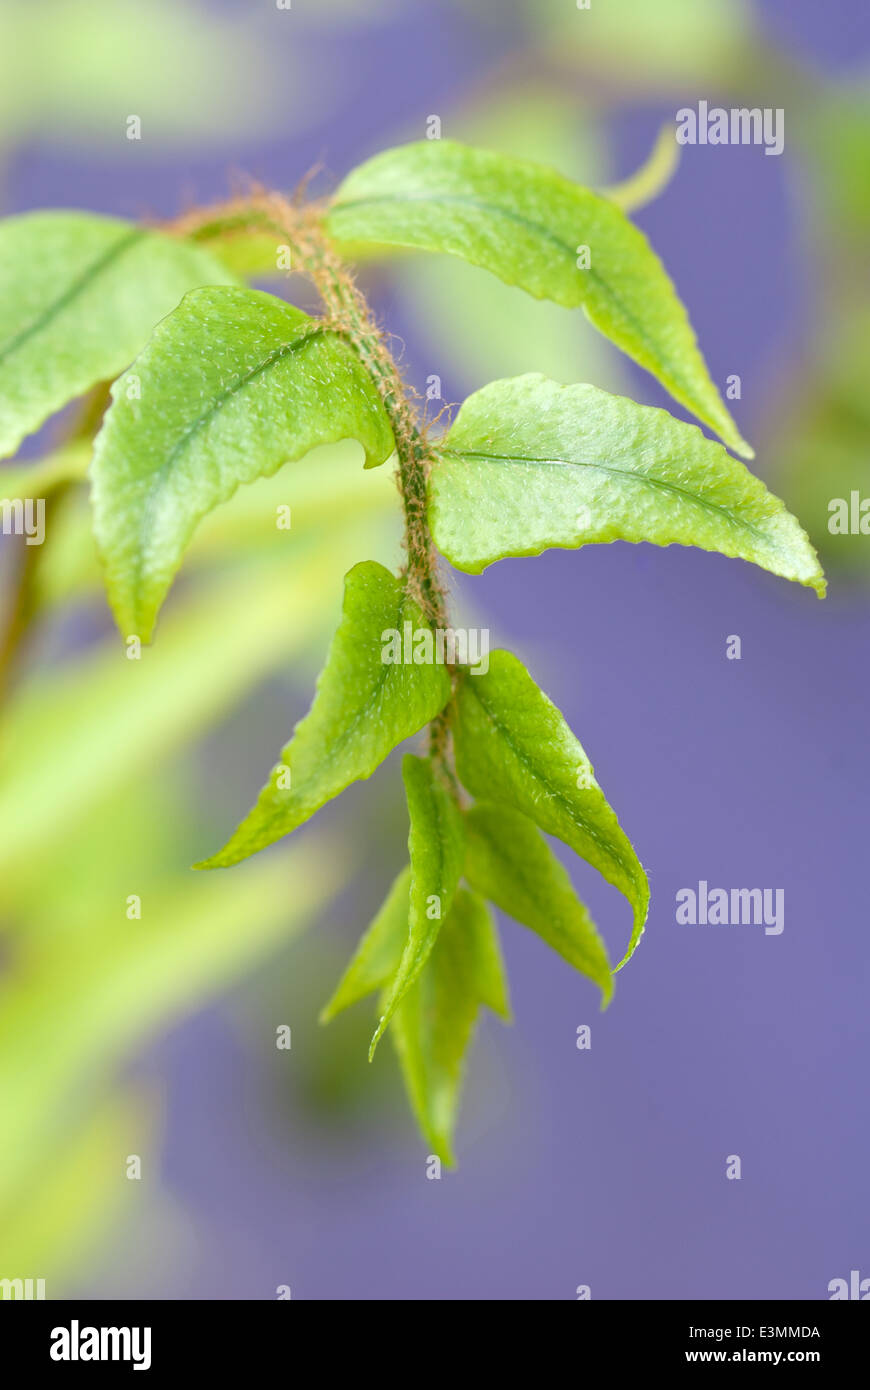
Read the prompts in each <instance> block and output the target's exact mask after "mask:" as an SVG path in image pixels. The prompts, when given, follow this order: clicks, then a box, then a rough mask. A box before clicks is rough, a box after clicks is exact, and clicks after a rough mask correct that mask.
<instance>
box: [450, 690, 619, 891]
mask: <svg viewBox="0 0 870 1390" xmlns="http://www.w3.org/2000/svg"><path fill="white" fill-rule="evenodd" d="M469 679H471V678H469ZM465 685H466V688H468V681H466V682H465ZM472 693H473V695H474V698H475V700H477V702H478V704H479V705H480V708H481V709H482V710H483V713H484V715H485V716H486V718H487V719H488V720H489V722H490V724H491V725H492V726H493V728H494V729H495V731H496V733H497V734H498V735H499V736H500V737H501V738H502V739H503V740H504V742H505V743H506V744H507V746H508V748H510V750H511V752H512V753H513V754H514V756H515V757H516V758H517V760H518V762H519V763H520V765H521V766H522V767H523V768H524V769H525V770H526V771H527V772H528V773H529V774H530V775H531V777H532V778H533V779H534V780H535V781H536V782H538V783H539V784H540V785H541V786H542V787H543V788H544V790H545V792H546V793H547V795H548V796H551V797H552V798H553V800H554V801H556V802H557V803H558V804H559V806H560V807H561V808H562V809H563V810H564V811H565V812H566V813H567V815H568V818H569V820H571V821H572V822H574V823H576V821H578V820H579V822H580V826H581V829H582V830H583V831H584V833H585V834H587V835H588V836H589V838H590V840H592V841H593V843H594V844H597V845H598V847H599V849H601V850H602V852H603V853H604V854H605V855H606V856H607V858H609V859H611V860H613V861H614V862H615V863H616V864H618V866H619V868H620V869H621V870H622V872H623V873H624V874H625V875H626V877H627V879H628V881H629V882H630V883H631V885H632V887H635V886H636V885H635V881H634V870H633V866H631V865H630V864H628V865H627V864H626V863H625V862H624V860H623V858H622V856H621V855H620V854H618V853H616V852H615V850H614V849H613V847H612V846H610V845H608V844H607V843H606V842H605V841H604V840H603V839H602V837H601V834H600V832H599V831H598V829H597V828H593V827H592V826H590V825H589V824H588V822H587V821H586V820H585V819H584V818H583V817H582V816H580V815H579V813H578V814H576V815H575V813H574V810H573V808H572V806H571V803H570V802H569V801H568V800H567V798H566V797H565V795H564V793H563V792H561V791H559V789H558V788H557V787H553V786H552V785H551V784H550V782H549V780H548V779H547V777H546V776H544V775H542V774H541V772H540V770H539V768H537V767H536V766H535V764H534V763H533V762H532V761H530V759H529V758H528V757H527V756H526V754H525V752H524V751H523V749H522V748H520V747H518V746H517V744H516V743H515V742H514V740H513V738H512V737H511V734H510V729H509V728H508V726H507V725H506V724H503V723H502V722H501V720H500V719H499V718H498V717H497V715H495V714H494V713H493V712H492V710H491V708H490V707H489V706H488V705H487V704H486V702H485V700H484V699H483V697H482V695H481V693H480V691H479V690H478V689H476V688H474V687H472ZM602 797H603V793H602ZM519 809H520V808H519V807H517V810H519ZM633 906H634V905H633ZM636 910H637V909H636V907H635V911H636Z"/></svg>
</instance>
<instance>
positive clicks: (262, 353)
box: [91, 288, 393, 641]
mask: <svg viewBox="0 0 870 1390" xmlns="http://www.w3.org/2000/svg"><path fill="white" fill-rule="evenodd" d="M112 396H113V404H112V406H111V407H110V409H109V411H108V413H107V415H106V419H105V421H104V424H103V428H102V429H101V431H100V433H99V435H98V436H97V441H96V445H95V450H94V461H93V464H92V467H91V478H92V481H93V494H92V495H93V504H94V531H95V535H96V538H97V545H98V548H99V551H100V555H101V558H102V562H103V566H104V569H105V574H106V584H107V589H108V593H109V599H110V602H111V604H112V607H113V609H114V612H115V616H116V618H117V621H118V626H119V627H120V629H121V631H122V633H124V634H125V635H126V634H130V633H135V634H137V635H138V636H139V637H141V638H142V639H143V640H144V641H147V640H148V639H149V638H150V636H151V633H152V630H153V627H154V621H155V618H156V616H157V612H158V610H159V607H160V604H161V603H162V601H163V599H164V597H165V595H166V592H167V590H168V588H169V586H170V584H171V582H172V579H173V577H174V575H175V573H176V571H177V569H178V567H179V565H180V563H181V558H182V555H183V553H184V549H185V547H186V545H187V543H188V541H189V540H190V537H191V535H192V534H193V531H194V529H195V527H196V525H197V523H198V522H199V521H200V520H201V519H202V517H203V516H205V515H206V513H207V512H209V511H211V509H212V508H213V507H215V506H217V505H218V503H220V502H225V501H226V500H227V499H228V498H229V497H231V496H232V495H233V493H234V492H235V490H236V488H237V487H238V486H239V484H240V483H249V482H253V481H254V480H255V479H257V478H260V477H270V476H271V475H272V474H274V473H276V472H277V471H278V469H279V468H280V467H281V465H282V464H284V463H286V462H288V461H289V460H291V459H298V458H301V457H302V455H303V454H306V453H308V451H309V450H310V449H313V448H314V447H315V446H316V445H318V444H329V443H334V442H336V441H337V440H339V439H346V438H353V439H358V440H359V442H360V443H361V444H362V446H363V448H364V450H365V454H366V465H367V466H368V467H372V466H374V465H376V464H380V463H383V462H384V460H385V459H386V458H388V457H389V455H390V454H391V453H392V450H393V437H392V433H391V431H390V426H389V422H388V420H387V416H386V412H385V410H384V406H383V403H382V401H381V398H380V396H379V395H378V392H377V389H376V388H375V386H374V384H373V383H372V380H371V378H370V376H369V375H368V373H367V372H366V371H365V369H364V367H363V366H362V364H361V363H360V361H359V358H358V357H357V356H356V354H355V353H354V351H353V349H352V348H351V347H350V346H349V345H348V344H347V343H346V342H345V341H344V339H342V338H340V337H339V336H338V335H337V334H336V333H334V332H332V331H330V330H328V329H326V328H325V327H324V326H323V325H322V324H319V323H317V322H316V321H315V320H314V319H311V318H309V317H308V315H307V314H303V313H301V312H300V311H299V310H298V309H294V308H292V306H290V305H288V304H284V303H283V302H282V301H281V300H279V299H275V298H274V297H273V296H271V295H268V294H263V293H261V292H260V291H258V290H246V289H234V288H233V289H228V288H219V289H203V290H199V291H198V292H196V293H194V294H190V295H187V296H186V297H185V299H184V300H183V302H182V303H181V304H180V305H179V307H178V308H177V309H176V311H175V313H173V314H170V315H169V317H168V318H167V319H165V320H164V321H163V322H162V323H161V324H160V325H159V326H158V328H157V329H156V330H155V332H154V335H153V337H152V338H151V340H150V342H149V343H148V345H147V347H146V348H145V349H144V350H143V352H142V353H141V354H140V356H139V357H138V358H137V359H136V361H135V362H134V363H133V365H132V367H131V368H130V371H129V372H128V373H127V374H125V376H123V377H121V378H120V380H119V381H117V382H116V383H115V386H114V388H113V391H112Z"/></svg>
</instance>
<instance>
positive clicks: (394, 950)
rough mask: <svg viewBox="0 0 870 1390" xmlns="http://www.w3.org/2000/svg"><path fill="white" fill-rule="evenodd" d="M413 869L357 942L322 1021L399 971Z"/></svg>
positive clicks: (396, 885)
mask: <svg viewBox="0 0 870 1390" xmlns="http://www.w3.org/2000/svg"><path fill="white" fill-rule="evenodd" d="M410 891H411V870H410V868H405V869H403V870H402V872H401V873H400V874H399V875H398V877H397V878H396V879H395V881H394V883H393V886H392V888H391V889H390V891H389V893H388V894H387V897H386V900H385V902H384V904H383V906H382V907H381V910H380V911H379V912H378V914H377V916H376V917H375V919H374V921H373V922H372V924H371V926H370V927H369V928H368V930H367V931H366V932H365V934H364V935H363V937H362V938H361V940H360V943H359V945H358V946H357V948H356V950H355V952H354V954H353V956H352V957H351V960H350V964H349V965H348V967H347V969H346V970H345V972H344V974H343V975H342V977H341V979H340V980H339V982H338V986H337V988H336V990H335V993H334V994H333V996H332V998H331V999H330V1001H329V1003H328V1004H327V1005H326V1006H325V1007H324V1009H323V1010H322V1011H321V1014H320V1022H321V1023H329V1021H330V1019H333V1018H335V1016H336V1014H340V1013H341V1011H342V1009H347V1008H349V1007H350V1005H351V1004H355V1003H356V1002H357V1001H358V1000H359V999H364V998H365V997H366V995H367V994H372V993H374V991H375V990H377V989H383V987H384V985H386V984H387V982H388V980H389V979H390V978H391V977H392V976H393V975H394V974H395V973H396V970H397V969H398V966H399V961H400V960H401V958H402V952H403V951H404V949H405V943H406V942H407V940H408V919H409V910H410V909H409V903H410Z"/></svg>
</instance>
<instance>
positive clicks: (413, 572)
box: [174, 192, 457, 792]
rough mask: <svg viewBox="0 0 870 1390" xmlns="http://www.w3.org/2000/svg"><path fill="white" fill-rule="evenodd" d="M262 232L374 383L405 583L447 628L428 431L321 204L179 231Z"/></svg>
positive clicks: (249, 208) (251, 210)
mask: <svg viewBox="0 0 870 1390" xmlns="http://www.w3.org/2000/svg"><path fill="white" fill-rule="evenodd" d="M257 228H259V229H260V230H270V231H272V232H275V233H277V234H278V235H280V236H281V238H282V240H283V241H284V242H285V243H286V244H287V245H288V246H289V247H290V251H291V260H292V269H293V270H298V271H300V272H301V273H302V274H304V275H305V276H306V277H307V278H308V279H309V280H310V281H311V282H312V284H313V285H314V286H315V288H316V289H317V292H318V294H319V295H320V298H321V300H322V302H323V306H324V309H325V310H326V316H327V323H328V324H329V325H330V327H332V328H333V329H335V331H336V332H338V333H340V334H341V335H342V336H343V337H344V338H346V339H347V341H348V342H349V343H350V344H351V345H352V346H353V348H354V350H355V352H356V353H357V355H358V356H359V358H360V361H361V362H362V363H363V365H364V367H365V368H366V371H367V372H368V373H369V375H370V377H371V378H372V380H373V382H374V383H375V386H376V387H377V389H378V392H379V394H380V396H381V399H382V401H383V403H384V408H385V410H386V412H387V416H388V418H389V421H390V425H391V428H392V431H393V438H394V439H395V443H396V457H397V460H398V470H397V471H398V483H399V491H400V493H401V498H402V508H403V511H404V520H405V550H406V554H407V566H406V571H405V581H406V584H407V587H408V591H409V593H410V594H411V596H412V597H413V598H414V599H415V600H416V602H417V603H418V604H419V606H420V608H421V609H422V611H423V613H424V614H425V616H426V618H427V620H428V621H429V622H430V623H431V624H432V625H433V627H437V628H446V627H447V626H448V616H447V608H446V603H445V597H444V589H443V587H442V585H441V581H440V577H439V572H438V555H437V552H436V550H435V547H434V545H433V543H432V538H431V535H430V533H429V525H428V521H427V516H426V502H427V484H428V475H429V468H430V465H431V452H430V446H429V443H428V440H427V437H426V430H425V426H423V425H422V423H421V421H420V418H419V415H418V413H417V412H416V410H415V409H414V407H413V406H412V404H411V402H410V400H409V393H408V388H407V387H406V385H405V383H404V381H403V380H402V376H401V373H400V371H399V369H398V367H397V366H396V363H395V361H394V359H393V357H392V354H391V353H390V351H389V348H388V347H387V344H386V341H385V338H384V334H383V332H382V331H381V329H380V327H379V326H378V324H377V321H376V319H375V317H374V314H373V313H372V311H371V309H370V308H369V305H368V302H367V301H366V299H365V296H364V295H363V294H362V292H361V291H360V290H359V288H358V287H357V285H356V283H355V281H354V279H353V276H352V275H351V273H350V271H349V270H348V269H347V267H346V266H345V265H344V264H343V262H342V261H341V260H340V258H339V257H338V255H337V254H336V252H335V251H334V249H333V247H332V245H331V243H330V240H329V237H328V236H327V234H326V231H325V229H324V227H323V217H322V209H321V208H320V207H319V206H318V205H317V204H314V203H312V204H308V205H307V206H300V205H299V204H298V203H297V202H291V201H289V200H288V199H286V198H283V197H281V196H280V195H278V194H275V193H265V192H263V193H255V194H254V195H253V196H251V197H250V198H248V199H242V200H238V201H237V202H233V203H229V204H226V205H224V206H222V207H219V208H213V209H207V210H205V211H204V212H194V213H192V214H191V215H190V216H188V217H186V218H184V219H182V220H181V221H180V222H177V223H176V224H175V228H174V229H175V230H176V231H178V232H181V233H183V234H185V235H192V236H194V237H196V238H197V239H198V240H204V239H208V238H210V237H212V236H221V235H231V234H232V233H233V232H239V231H249V230H255V229H257ZM449 742H450V729H449V719H448V716H447V714H446V713H442V714H440V715H439V716H438V717H437V719H434V720H433V721H432V723H431V724H430V726H429V745H430V754H431V757H432V760H433V763H434V764H435V766H436V768H437V769H438V771H439V773H440V774H441V775H442V776H443V777H444V778H445V780H446V781H447V782H448V784H449V785H450V787H451V789H452V790H453V791H454V792H456V790H457V785H456V779H455V776H454V773H453V771H452V768H451V765H450V761H449Z"/></svg>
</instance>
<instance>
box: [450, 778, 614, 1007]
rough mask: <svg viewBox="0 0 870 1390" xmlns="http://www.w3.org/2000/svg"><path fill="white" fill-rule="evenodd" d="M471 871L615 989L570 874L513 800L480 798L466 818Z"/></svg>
mask: <svg viewBox="0 0 870 1390" xmlns="http://www.w3.org/2000/svg"><path fill="white" fill-rule="evenodd" d="M466 831H467V837H468V848H467V854H466V860H465V874H466V877H467V879H468V881H469V883H470V884H471V886H472V888H476V889H477V891H478V892H479V893H482V894H483V895H484V897H486V898H489V900H490V901H491V902H494V903H495V905H496V907H500V908H501V910H502V912H507V913H508V914H509V915H510V916H511V917H513V918H514V919H515V921H517V922H521V923H522V924H523V926H524V927H530V928H531V930H532V931H533V932H536V933H537V935H538V936H540V937H541V938H542V940H544V941H546V943H547V945H548V946H552V948H553V950H554V951H558V952H559V955H560V956H562V957H564V959H565V960H566V961H567V962H568V964H569V965H573V966H574V968H575V970H579V971H580V973H581V974H582V975H587V976H588V977H589V979H590V980H594V982H595V983H596V984H597V985H598V986H599V988H600V989H601V996H602V1004H604V1005H606V1004H607V1002H608V1000H609V999H610V997H611V995H612V994H613V976H612V974H611V971H610V961H609V960H608V958H607V949H606V947H605V945H604V942H603V941H602V940H601V937H600V936H599V935H598V931H597V930H596V927H595V923H594V922H593V921H592V918H591V917H590V916H589V913H588V911H587V909H586V908H585V907H584V905H583V903H581V902H580V900H579V898H578V897H577V895H576V893H575V892H574V889H573V886H572V884H571V880H570V878H569V877H568V874H567V873H566V872H565V870H564V869H563V867H562V865H561V864H560V863H559V861H558V859H557V858H556V856H555V855H554V854H553V851H552V850H551V849H550V847H549V845H548V844H547V842H546V840H545V839H544V838H543V836H542V835H541V834H540V832H539V831H538V830H537V829H536V827H535V826H534V825H533V824H532V822H531V821H530V820H529V819H528V817H527V816H524V815H522V814H521V812H519V811H514V810H512V809H511V807H509V806H497V805H495V804H493V803H490V802H485V801H479V802H478V803H477V804H476V805H475V806H472V807H471V809H470V811H469V812H468V815H467V818H466Z"/></svg>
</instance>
